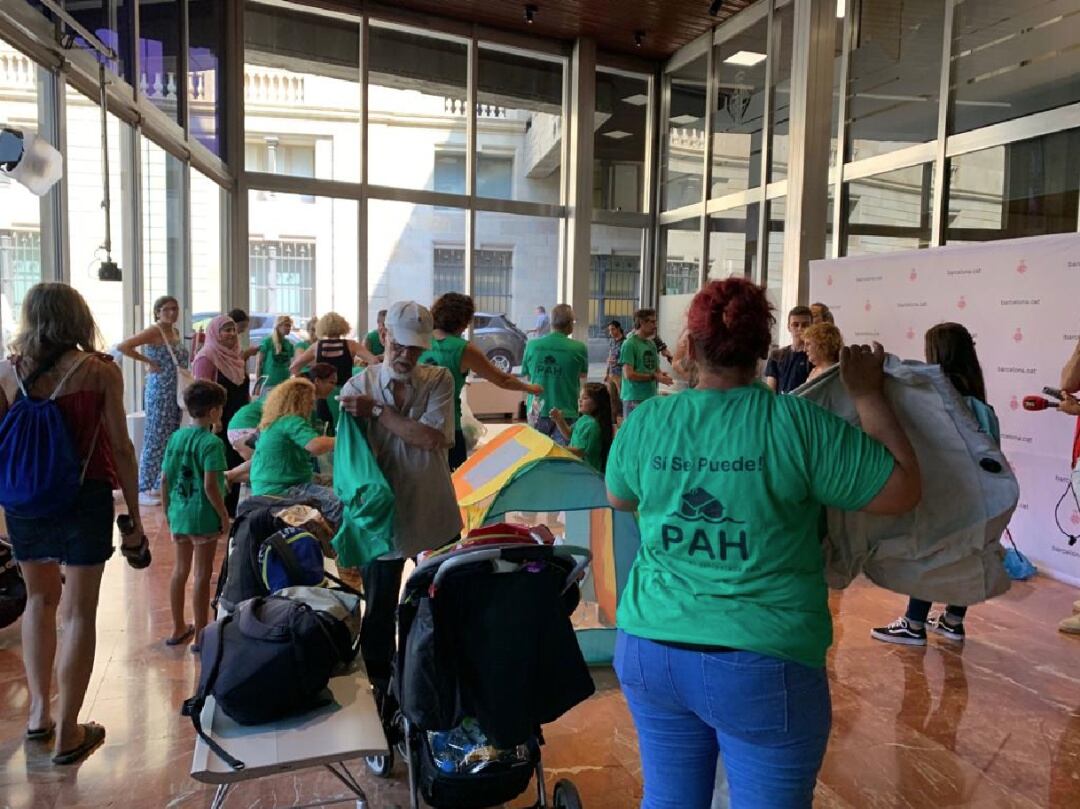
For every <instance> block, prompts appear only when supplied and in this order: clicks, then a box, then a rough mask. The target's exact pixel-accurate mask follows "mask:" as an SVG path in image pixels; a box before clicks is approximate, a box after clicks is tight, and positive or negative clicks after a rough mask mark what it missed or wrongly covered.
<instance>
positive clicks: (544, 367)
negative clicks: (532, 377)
mask: <svg viewBox="0 0 1080 809" xmlns="http://www.w3.org/2000/svg"><path fill="white" fill-rule="evenodd" d="M537 370H538V371H539V372H540V373H541V374H542V375H543V376H562V368H560V367H559V361H558V360H557V359H555V357H554V356H553V355H551V354H546V355H544V357H543V358H542V359H541V360H540V367H539V368H538V369H537Z"/></svg>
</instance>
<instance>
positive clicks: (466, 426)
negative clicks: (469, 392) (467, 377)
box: [461, 389, 487, 452]
mask: <svg viewBox="0 0 1080 809" xmlns="http://www.w3.org/2000/svg"><path fill="white" fill-rule="evenodd" d="M464 394H465V390H464V389H462V396H461V432H462V433H463V434H464V435H465V447H466V449H468V451H469V452H472V451H473V450H474V449H476V445H477V444H479V443H480V439H481V438H483V437H484V435H486V434H487V427H485V426H484V425H483V424H481V423H480V420H479V419H477V418H476V416H474V415H473V412H472V409H471V408H470V407H469V402H468V400H466V398H465V395H464Z"/></svg>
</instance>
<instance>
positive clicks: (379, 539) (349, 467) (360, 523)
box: [332, 413, 394, 567]
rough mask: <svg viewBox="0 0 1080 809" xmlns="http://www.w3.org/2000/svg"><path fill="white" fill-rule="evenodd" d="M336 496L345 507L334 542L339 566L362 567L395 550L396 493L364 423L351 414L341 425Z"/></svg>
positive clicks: (336, 451)
mask: <svg viewBox="0 0 1080 809" xmlns="http://www.w3.org/2000/svg"><path fill="white" fill-rule="evenodd" d="M334 494H336V495H337V496H338V497H339V498H340V499H341V502H342V504H343V505H344V506H345V510H344V513H343V514H342V518H341V528H339V529H338V532H337V534H335V535H334V539H333V540H332V543H333V546H334V550H335V551H337V555H338V558H337V561H338V564H339V565H341V566H343V567H360V566H362V565H366V564H368V563H369V562H372V561H374V560H375V559H378V558H379V557H380V556H383V555H385V554H387V553H390V552H391V551H393V550H394V541H393V540H394V493H393V492H392V491H391V490H390V484H388V483H387V482H386V478H385V477H384V476H383V473H382V470H381V469H379V465H378V464H377V463H376V462H375V455H374V454H373V453H372V451H371V447H370V446H368V442H367V435H366V433H365V431H364V425H363V423H361V422H360V421H359V420H357V419H354V418H353V417H352V416H350V415H349V414H348V413H342V414H341V416H340V418H338V422H337V443H336V444H335V446H334Z"/></svg>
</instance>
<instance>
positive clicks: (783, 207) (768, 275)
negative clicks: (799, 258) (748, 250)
mask: <svg viewBox="0 0 1080 809" xmlns="http://www.w3.org/2000/svg"><path fill="white" fill-rule="evenodd" d="M765 204H766V205H767V206H768V210H769V235H768V239H769V241H768V243H767V247H768V249H767V250H766V251H765V263H766V266H765V293H766V295H767V296H768V298H769V303H771V304H772V305H773V306H774V307H776V310H777V312H779V311H780V307H781V304H782V303H783V301H782V297H783V289H784V221H785V220H786V218H787V197H779V198H778V199H771V200H769V201H768V202H766V203H765ZM828 256H829V252H828V248H826V250H825V257H826V258H828ZM778 327H779V318H778V319H777V323H776V324H774V326H773V342H774V343H775V342H777V340H778V339H779V336H780V332H779V328H778Z"/></svg>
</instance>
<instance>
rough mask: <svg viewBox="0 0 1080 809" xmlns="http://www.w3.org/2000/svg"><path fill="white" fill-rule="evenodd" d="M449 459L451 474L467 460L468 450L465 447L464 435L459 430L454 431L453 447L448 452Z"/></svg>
mask: <svg viewBox="0 0 1080 809" xmlns="http://www.w3.org/2000/svg"><path fill="white" fill-rule="evenodd" d="M448 454H449V457H450V471H451V472H453V471H454V470H455V469H457V468H458V467H459V466H461V465H462V464H463V463H465V461H467V460H468V458H469V449H468V447H467V446H466V445H465V433H463V432H462V431H461V430H460V429H458V430H455V431H454V446H452V447H450V450H449V452H448Z"/></svg>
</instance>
